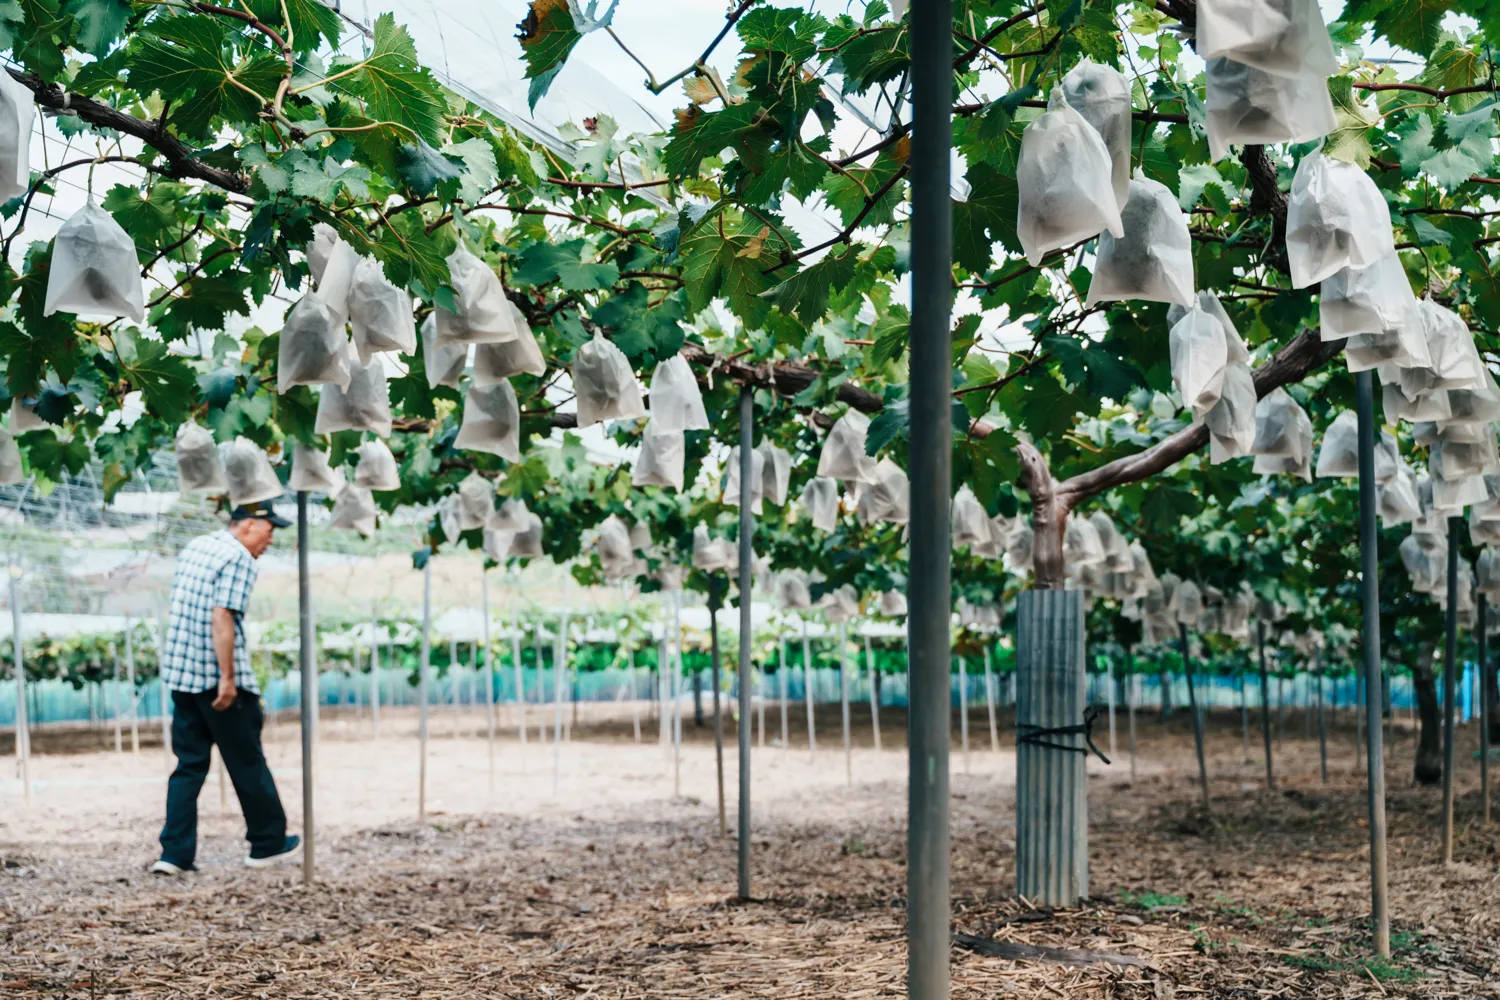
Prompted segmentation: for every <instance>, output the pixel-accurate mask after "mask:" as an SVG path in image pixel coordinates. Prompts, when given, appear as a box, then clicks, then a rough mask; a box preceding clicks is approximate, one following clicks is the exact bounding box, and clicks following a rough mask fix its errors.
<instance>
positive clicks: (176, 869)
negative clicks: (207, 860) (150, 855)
mask: <svg viewBox="0 0 1500 1000" xmlns="http://www.w3.org/2000/svg"><path fill="white" fill-rule="evenodd" d="M148 870H149V871H150V872H151V874H152V875H182V874H184V873H185V872H190V871H192V869H191V868H184V867H182V866H181V865H175V864H173V863H172V862H170V861H168V860H166V859H165V858H162V859H161V860H159V861H156V862H155V863H153V864H152V865H151V867H150V869H148Z"/></svg>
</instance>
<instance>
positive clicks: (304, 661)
mask: <svg viewBox="0 0 1500 1000" xmlns="http://www.w3.org/2000/svg"><path fill="white" fill-rule="evenodd" d="M311 544H312V543H311V542H310V541H309V539H308V536H307V491H306V490H298V491H297V630H298V632H299V633H300V634H299V636H298V638H299V642H298V644H297V669H299V670H300V671H301V672H302V881H303V882H306V883H308V884H311V883H312V881H313V879H314V876H315V874H316V871H317V869H316V867H315V860H314V853H313V849H314V845H315V844H316V843H317V824H316V823H315V821H314V818H313V802H314V800H315V798H316V791H317V789H316V787H315V782H314V774H315V772H314V771H313V748H314V747H315V746H316V739H315V735H316V733H317V729H318V671H317V665H316V663H315V662H314V652H313V640H314V636H313V614H312V582H311V580H309V578H308V570H307V550H308V548H309V547H310V546H311Z"/></svg>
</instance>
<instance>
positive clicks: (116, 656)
mask: <svg viewBox="0 0 1500 1000" xmlns="http://www.w3.org/2000/svg"><path fill="white" fill-rule="evenodd" d="M109 658H110V659H111V660H113V661H114V664H115V683H114V687H113V689H114V697H113V699H111V703H110V713H109V714H110V715H111V716H112V717H113V721H114V724H115V753H123V752H124V750H125V747H124V740H123V737H122V736H121V732H120V652H119V650H118V649H117V648H116V647H115V644H114V643H110V644H109Z"/></svg>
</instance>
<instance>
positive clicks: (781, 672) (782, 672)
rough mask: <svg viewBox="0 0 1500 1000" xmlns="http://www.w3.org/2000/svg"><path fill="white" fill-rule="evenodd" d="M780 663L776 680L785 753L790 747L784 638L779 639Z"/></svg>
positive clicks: (782, 742) (783, 750)
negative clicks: (779, 687)
mask: <svg viewBox="0 0 1500 1000" xmlns="http://www.w3.org/2000/svg"><path fill="white" fill-rule="evenodd" d="M780 646H781V662H780V663H779V664H778V665H777V667H776V675H777V677H776V679H777V680H778V681H780V682H781V752H782V753H786V751H787V747H788V746H790V742H789V736H788V734H787V707H786V672H787V668H786V636H785V635H783V636H782V637H781V642H780Z"/></svg>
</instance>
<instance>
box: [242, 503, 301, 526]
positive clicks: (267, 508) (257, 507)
mask: <svg viewBox="0 0 1500 1000" xmlns="http://www.w3.org/2000/svg"><path fill="white" fill-rule="evenodd" d="M252 517H254V518H259V519H260V520H262V521H270V522H271V527H273V528H290V527H291V526H292V522H291V521H288V520H287V519H286V518H284V517H282V516H281V515H280V514H278V513H276V512H275V511H274V510H272V509H271V505H270V504H268V503H248V504H242V505H240V506H239V507H236V508H235V509H234V510H232V511H230V512H229V521H230V523H231V524H232V523H234V522H235V521H244V520H248V519H249V518H252Z"/></svg>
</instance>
